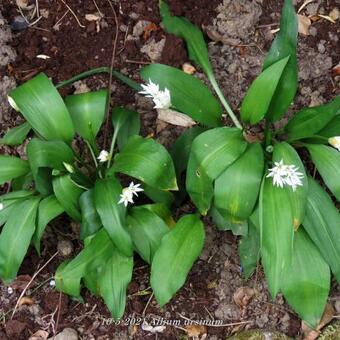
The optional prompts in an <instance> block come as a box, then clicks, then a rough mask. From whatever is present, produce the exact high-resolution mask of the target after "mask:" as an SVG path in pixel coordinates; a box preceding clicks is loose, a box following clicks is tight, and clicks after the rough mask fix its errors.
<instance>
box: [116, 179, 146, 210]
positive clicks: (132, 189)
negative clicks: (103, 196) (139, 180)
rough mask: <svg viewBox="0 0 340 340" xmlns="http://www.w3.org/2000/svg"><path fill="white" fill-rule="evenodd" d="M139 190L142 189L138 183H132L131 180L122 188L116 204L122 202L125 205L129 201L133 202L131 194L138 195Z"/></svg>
mask: <svg viewBox="0 0 340 340" xmlns="http://www.w3.org/2000/svg"><path fill="white" fill-rule="evenodd" d="M141 191H144V190H143V189H142V188H141V187H140V184H134V183H133V182H131V183H130V185H129V186H128V187H127V188H124V189H123V190H122V193H121V194H120V200H119V201H118V204H122V203H123V204H124V205H125V206H126V207H127V205H128V204H129V203H134V202H133V196H138V192H141Z"/></svg>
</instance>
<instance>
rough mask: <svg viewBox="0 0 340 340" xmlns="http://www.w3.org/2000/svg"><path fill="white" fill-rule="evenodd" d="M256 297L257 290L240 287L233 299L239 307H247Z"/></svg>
mask: <svg viewBox="0 0 340 340" xmlns="http://www.w3.org/2000/svg"><path fill="white" fill-rule="evenodd" d="M254 295H255V290H254V289H253V288H250V287H239V288H237V290H236V292H235V293H234V295H233V299H234V302H235V303H236V304H237V305H238V306H239V307H245V306H247V305H248V304H249V302H250V301H251V299H252V298H253V296H254Z"/></svg>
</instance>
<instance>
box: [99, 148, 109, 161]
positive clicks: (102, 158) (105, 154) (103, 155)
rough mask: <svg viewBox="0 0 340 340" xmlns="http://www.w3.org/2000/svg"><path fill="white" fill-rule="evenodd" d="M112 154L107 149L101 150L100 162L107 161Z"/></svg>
mask: <svg viewBox="0 0 340 340" xmlns="http://www.w3.org/2000/svg"><path fill="white" fill-rule="evenodd" d="M109 156H110V154H109V153H108V152H107V151H106V150H102V151H100V154H99V156H98V160H99V162H100V163H105V162H107V161H108V160H109Z"/></svg>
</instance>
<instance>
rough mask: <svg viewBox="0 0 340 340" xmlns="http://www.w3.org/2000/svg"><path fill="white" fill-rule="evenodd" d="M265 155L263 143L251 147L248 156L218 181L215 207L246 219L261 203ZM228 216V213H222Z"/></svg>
mask: <svg viewBox="0 0 340 340" xmlns="http://www.w3.org/2000/svg"><path fill="white" fill-rule="evenodd" d="M263 168H264V156H263V150H262V147H261V145H260V144H258V143H256V144H255V143H254V144H250V145H248V148H247V149H246V151H245V152H244V154H243V155H242V156H241V157H240V158H239V159H237V160H236V161H235V162H234V163H233V164H232V165H231V166H229V167H228V168H227V169H226V170H225V171H224V172H223V173H222V174H221V175H220V176H219V177H218V178H217V179H216V181H215V191H214V205H215V207H216V208H217V209H218V210H220V211H225V212H227V214H229V215H231V217H234V218H235V220H239V219H241V220H246V219H247V218H248V217H249V216H250V215H251V213H252V212H253V210H254V207H255V204H256V202H257V200H258V195H259V191H260V186H261V181H262V177H263ZM222 215H224V214H222Z"/></svg>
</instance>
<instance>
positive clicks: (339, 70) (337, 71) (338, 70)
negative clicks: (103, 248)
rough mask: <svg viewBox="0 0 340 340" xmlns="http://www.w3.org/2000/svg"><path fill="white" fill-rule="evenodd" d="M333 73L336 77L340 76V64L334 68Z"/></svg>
mask: <svg viewBox="0 0 340 340" xmlns="http://www.w3.org/2000/svg"><path fill="white" fill-rule="evenodd" d="M333 73H334V75H336V76H340V63H339V64H338V65H336V66H334V67H333Z"/></svg>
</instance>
